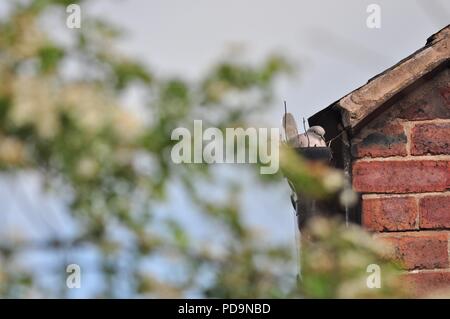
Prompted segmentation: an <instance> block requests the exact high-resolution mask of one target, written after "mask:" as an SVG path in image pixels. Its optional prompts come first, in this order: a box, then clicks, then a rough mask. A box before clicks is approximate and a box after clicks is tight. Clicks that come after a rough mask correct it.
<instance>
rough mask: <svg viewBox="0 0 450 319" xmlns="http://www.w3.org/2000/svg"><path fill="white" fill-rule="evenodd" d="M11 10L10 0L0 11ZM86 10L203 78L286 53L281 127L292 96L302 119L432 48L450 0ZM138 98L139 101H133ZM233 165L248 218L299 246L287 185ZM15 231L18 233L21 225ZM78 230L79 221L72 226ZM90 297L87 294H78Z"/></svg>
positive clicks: (153, 56) (177, 195) (195, 221)
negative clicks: (218, 68)
mask: <svg viewBox="0 0 450 319" xmlns="http://www.w3.org/2000/svg"><path fill="white" fill-rule="evenodd" d="M372 3H374V4H378V5H379V6H380V8H381V28H379V29H369V28H368V27H367V25H366V19H367V17H368V15H369V13H367V12H366V9H367V6H368V5H369V4H372ZM1 8H2V6H1V4H0V16H1ZM82 10H87V11H89V12H91V13H94V14H97V15H99V16H102V17H104V18H107V19H108V20H110V21H112V22H114V23H115V24H117V25H119V26H121V27H123V28H124V29H125V30H126V33H125V34H126V36H125V37H124V38H123V39H122V40H121V42H120V48H121V50H123V51H124V52H126V53H128V54H129V55H131V56H134V57H137V58H139V59H140V60H142V61H143V62H145V63H146V64H148V65H149V66H151V68H152V70H154V71H155V72H157V73H160V74H164V75H177V76H182V77H185V78H192V79H195V78H198V77H200V76H201V75H202V74H204V73H205V72H206V71H207V70H208V68H209V67H210V66H211V65H213V64H214V62H216V61H218V60H219V59H220V58H221V57H223V56H224V55H226V54H230V52H239V54H241V55H242V57H243V58H244V59H245V60H248V61H250V62H253V61H258V60H262V59H263V58H264V57H266V56H268V55H269V54H271V53H281V54H284V55H285V56H287V57H288V58H289V59H290V60H291V61H293V62H294V63H295V65H297V67H298V73H297V75H296V76H295V77H293V78H288V79H282V80H280V81H278V82H277V84H276V93H277V95H276V96H277V99H276V100H275V101H274V103H273V105H272V107H271V108H270V109H269V110H268V111H267V113H266V114H264V115H263V117H262V120H263V121H264V124H265V125H267V126H271V127H280V124H281V116H282V112H283V108H282V101H283V100H286V101H287V103H288V108H289V111H290V112H292V113H293V114H294V115H295V116H296V118H297V121H299V120H300V119H301V118H302V117H305V118H307V117H309V116H311V115H313V114H314V113H315V112H318V111H320V110H321V109H323V108H325V107H326V106H328V105H329V104H331V103H332V102H334V101H336V100H338V99H339V98H340V97H342V96H344V95H345V94H347V93H349V92H350V91H352V90H354V89H356V88H358V87H359V86H361V85H363V84H364V83H366V82H367V81H368V80H369V79H370V78H372V77H373V76H375V75H376V74H378V73H380V72H382V71H383V70H385V69H386V68H389V67H390V66H392V65H394V64H395V63H397V62H398V61H399V60H401V59H403V58H404V57H406V56H408V55H409V54H411V53H412V52H414V51H416V50H417V49H419V48H420V47H422V46H423V45H424V44H425V42H426V39H427V38H428V37H429V36H430V35H432V34H433V33H435V32H437V31H438V30H440V29H441V28H443V27H444V26H446V25H447V24H448V23H449V22H450V1H446V0H395V1H394V0H377V1H375V0H370V1H366V0H346V1H335V0H315V1H304V0H296V1H294V0H245V1H243V0H226V1H224V0H222V1H219V0H191V1H186V0H98V1H92V4H88V5H86V6H83V7H82ZM130 103H131V104H132V103H138V101H137V100H132V99H131V100H130ZM224 170H225V172H224V174H228V175H233V174H244V175H239V176H241V177H242V178H241V181H242V184H243V186H244V189H245V191H244V198H245V201H244V207H245V209H244V211H245V212H246V219H247V220H248V222H249V223H251V224H253V225H255V226H257V227H259V228H260V229H261V230H262V231H263V232H264V234H265V235H266V236H267V238H268V239H273V240H276V241H280V242H285V243H289V244H291V245H292V246H293V249H294V227H295V226H294V219H293V212H292V208H291V204H290V200H289V188H288V187H287V184H286V185H281V186H280V185H276V186H274V185H259V184H258V185H257V184H256V183H255V180H254V177H252V176H251V174H247V173H245V172H242V171H241V169H240V168H234V167H230V168H229V167H227V168H224ZM22 178H23V179H26V180H25V181H22V182H20V178H19V181H15V182H14V183H15V184H17V185H20V183H23V184H26V186H23V187H25V191H26V192H28V193H29V198H30V199H31V203H30V204H31V205H32V206H33V205H34V206H38V207H43V205H50V206H55V207H54V208H53V210H58V208H59V209H61V208H60V207H58V200H57V199H54V198H49V197H48V196H44V195H42V194H41V193H40V190H39V188H38V186H37V185H38V184H39V183H38V182H37V181H35V179H36V178H37V177H22ZM30 178H31V181H32V182H31V183H30ZM33 181H34V182H33ZM10 185H11V183H10V181H3V182H2V183H0V189H1V190H2V191H1V193H2V194H9V193H8V188H9V187H10ZM255 185H256V186H255ZM17 187H19V186H17ZM20 187H22V186H20ZM11 192H14V190H11ZM171 192H172V197H171V199H172V202H171V204H170V205H168V206H165V207H161V212H164V211H172V212H175V213H178V214H179V215H180V218H181V219H183V218H184V219H185V221H186V223H190V224H191V225H192V227H198V228H201V226H199V225H201V221H200V220H199V218H200V217H199V216H193V215H187V214H182V212H184V211H185V207H186V206H185V205H186V203H187V202H188V199H187V198H185V197H184V196H185V195H184V194H182V193H181V192H180V190H179V188H178V187H177V186H176V185H174V186H173V187H172V189H171ZM15 205H16V203H9V202H8V201H6V202H3V203H2V207H3V208H5V207H7V208H8V209H9V210H10V211H11V214H13V213H14V212H15V211H20V210H23V211H25V210H27V209H26V208H23V207H15ZM16 206H17V205H16ZM50 210H52V209H50ZM23 218H30V216H28V217H27V216H22V217H20V216H19V217H17V216H16V217H15V219H16V222H17V221H19V222H20V220H21V219H23ZM55 218H56V219H58V218H62V219H61V220H58V221H57V223H60V224H61V225H62V224H64V225H67V224H68V222H67V221H66V220H64V219H63V217H55ZM8 220H9V219H8ZM40 222H41V223H45V220H44V221H42V220H41V221H40ZM8 223H9V222H8ZM8 223H3V224H2V225H1V226H2V227H7V226H5V225H9V224H8ZM69 224H70V223H69ZM10 230H11V232H14V227H10ZM71 231H73V230H72V229H70V227H68V229H67V230H66V232H67V233H70V232H71ZM201 231H202V230H201V229H199V232H201ZM36 236H37V235H36ZM34 258H35V259H46V258H48V257H47V256H43V255H42V254H41V255H37V256H35V257H34ZM80 258H81V257H80ZM82 258H83V260H84V261H86V259H89V258H90V257H89V256H84V257H82ZM293 273H295V269H293ZM90 283H91V284H90V288H89V287H88V288H87V289H88V290H89V289H94V288H93V287H94V286H95V285H96V284H97V281H96V278H95V276H94V277H92V278H91V280H90ZM94 290H95V289H94ZM85 293H87V290H86V291H84V292H79V293H76V294H75V295H74V296H84V294H85Z"/></svg>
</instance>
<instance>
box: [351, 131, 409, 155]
mask: <svg viewBox="0 0 450 319" xmlns="http://www.w3.org/2000/svg"><path fill="white" fill-rule="evenodd" d="M406 141H407V138H406V134H405V131H404V129H403V126H402V125H401V124H400V123H391V124H388V125H385V126H383V127H381V128H377V129H368V128H366V129H363V130H362V132H361V133H360V134H359V135H358V137H356V138H355V139H353V141H352V155H353V156H354V157H356V158H361V157H388V156H406V155H407V152H406Z"/></svg>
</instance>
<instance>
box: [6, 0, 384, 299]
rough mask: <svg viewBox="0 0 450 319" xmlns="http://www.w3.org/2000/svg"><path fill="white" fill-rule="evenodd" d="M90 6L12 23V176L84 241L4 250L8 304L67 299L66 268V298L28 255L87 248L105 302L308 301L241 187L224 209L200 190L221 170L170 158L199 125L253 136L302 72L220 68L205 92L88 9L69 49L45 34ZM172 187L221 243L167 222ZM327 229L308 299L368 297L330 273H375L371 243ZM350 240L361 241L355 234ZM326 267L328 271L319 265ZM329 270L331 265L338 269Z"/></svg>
mask: <svg viewBox="0 0 450 319" xmlns="http://www.w3.org/2000/svg"><path fill="white" fill-rule="evenodd" d="M86 2H89V1H74V0H70V1H65V0H30V1H20V2H16V4H14V5H13V7H12V10H11V12H10V13H9V14H8V15H6V16H5V17H4V18H2V20H1V21H0V168H1V169H2V172H3V174H4V176H5V174H6V175H8V174H9V175H13V176H14V174H18V173H20V172H39V174H40V175H41V176H42V178H43V180H44V185H43V187H45V189H46V190H47V191H48V192H52V193H54V194H57V195H58V196H60V197H61V198H62V199H64V200H65V203H66V204H67V207H68V208H69V210H70V213H71V217H72V218H73V220H74V221H75V222H76V224H77V226H78V229H79V230H80V231H79V233H78V234H77V236H75V237H73V238H70V239H67V240H66V239H65V240H61V239H58V238H56V239H52V238H51V239H49V240H48V241H45V242H27V241H26V240H18V239H15V240H7V239H2V241H1V242H0V252H1V254H0V296H2V297H27V296H34V297H36V296H38V297H39V296H41V297H42V296H44V297H49V296H59V297H61V296H65V295H64V294H66V293H67V289H65V276H66V273H65V268H64V267H61V268H60V269H58V270H56V271H57V273H60V275H61V278H62V279H61V287H62V289H61V290H58V289H56V288H55V289H48V290H44V287H41V286H39V282H38V281H37V280H36V276H39V275H41V274H42V272H45V271H47V272H50V273H54V271H55V270H54V269H48V270H43V269H40V270H39V271H36V272H33V269H26V268H23V267H16V264H17V260H16V256H17V255H19V254H20V252H22V251H23V250H24V249H29V248H30V247H31V248H33V247H34V248H37V249H51V250H64V251H70V250H71V249H76V248H79V247H86V246H87V247H94V248H95V250H96V251H97V252H98V254H99V255H100V256H101V260H100V263H101V265H100V270H101V271H100V275H99V276H100V277H101V278H100V281H101V282H102V284H101V285H100V287H102V290H101V292H99V294H98V295H96V296H97V297H117V296H123V295H121V294H120V291H122V290H125V291H127V292H128V293H127V294H126V295H127V296H149V297H180V296H186V295H187V294H189V293H192V292H193V293H194V294H195V295H200V296H207V297H246V298H251V297H283V296H289V295H291V296H299V293H300V292H299V291H298V289H297V288H296V282H295V279H294V273H293V269H292V267H291V266H290V265H291V264H290V263H289V261H290V260H292V257H291V255H292V254H291V249H290V248H289V247H279V246H276V245H268V244H267V243H265V242H264V241H262V240H261V236H260V235H258V234H256V233H255V231H254V230H252V229H250V228H249V227H248V226H247V225H246V223H245V222H244V216H243V214H242V211H241V205H240V203H241V200H240V198H239V195H240V194H241V190H240V189H239V187H237V186H236V185H235V184H233V183H225V185H223V183H221V187H220V191H221V193H222V195H224V196H223V198H222V200H213V199H210V198H208V197H207V196H204V193H203V192H202V189H201V188H200V185H203V186H205V185H206V187H209V188H211V186H214V185H218V180H217V176H216V174H214V171H213V166H208V165H176V164H174V163H173V162H172V161H171V158H170V150H171V147H172V146H173V144H174V142H173V141H171V139H170V136H171V132H172V130H173V129H174V128H176V127H180V126H183V127H190V126H191V125H192V121H193V119H202V120H204V122H206V123H207V124H208V125H211V126H214V127H219V128H225V127H235V126H244V125H245V124H246V123H247V119H248V117H249V116H250V115H252V114H254V113H255V112H261V110H263V109H264V108H265V107H267V106H268V105H270V101H271V98H272V85H273V82H274V80H275V79H276V78H277V76H279V75H281V74H286V73H289V72H291V71H292V67H291V66H290V64H289V63H288V62H287V61H286V60H285V59H283V58H282V57H279V56H272V57H269V58H267V60H266V61H263V62H261V63H260V64H258V65H249V64H243V63H239V62H234V61H222V62H219V63H217V64H216V65H215V66H213V67H211V69H210V71H209V72H208V73H207V74H205V75H204V77H203V78H201V79H200V80H198V81H186V80H184V79H182V78H179V77H161V76H157V75H156V74H154V73H152V72H151V70H150V69H149V68H148V66H147V65H145V64H142V63H140V62H139V61H136V60H134V59H130V58H128V57H126V56H124V55H123V54H121V53H120V51H119V50H117V48H116V47H115V44H116V43H117V37H118V36H120V35H121V32H120V30H117V29H116V28H115V27H114V26H112V25H110V24H109V23H108V22H105V21H103V20H101V19H98V18H95V17H90V16H89V15H88V14H87V12H85V11H83V13H82V14H83V15H82V28H81V29H77V30H69V29H65V27H61V30H63V32H65V35H66V40H68V41H58V40H57V38H58V37H55V36H52V33H51V32H50V31H51V30H47V29H46V28H45V27H44V26H43V20H45V19H46V18H48V16H49V14H50V13H51V15H52V17H53V18H54V19H57V20H58V21H59V22H60V23H61V25H64V23H65V21H64V20H65V6H66V5H68V4H69V3H81V4H84V3H86ZM133 88H139V89H141V90H142V91H143V92H144V94H143V96H144V97H143V99H144V102H143V105H144V107H143V109H142V110H140V111H139V113H138V114H137V113H136V112H132V111H131V110H130V109H128V108H126V107H124V106H123V105H122V104H123V101H124V97H125V96H126V95H127V93H129V92H130V90H132V89H133ZM236 101H237V102H236ZM283 154H284V155H283V159H282V166H283V169H284V170H285V171H287V172H289V174H288V176H289V177H290V178H291V179H292V180H293V181H294V182H295V184H296V187H299V190H302V191H304V192H307V193H310V194H312V195H313V196H325V195H326V194H328V193H330V192H335V191H337V190H338V189H340V188H342V185H343V180H342V176H341V174H340V173H338V172H336V171H334V170H328V169H327V168H325V167H323V166H309V165H308V164H306V163H305V162H303V160H301V159H300V158H298V157H297V156H296V155H292V154H291V153H289V152H285V153H283ZM280 176H281V174H279V175H277V176H275V178H278V179H279V177H280ZM173 184H176V185H178V186H179V187H182V189H183V190H184V192H186V193H187V194H188V198H189V199H190V201H191V203H190V204H191V205H192V207H193V208H190V209H196V210H197V211H198V212H200V213H201V214H202V216H203V219H204V222H205V225H212V226H211V227H215V228H214V229H217V230H216V231H215V233H216V234H217V237H218V238H217V239H218V240H215V239H216V238H212V239H211V240H198V239H195V238H193V237H192V234H191V232H190V231H189V229H188V227H187V226H186V225H185V224H182V223H180V222H179V221H178V220H177V219H176V218H174V216H170V215H169V214H167V216H164V217H162V218H160V217H158V218H157V217H156V213H155V212H156V210H157V208H158V207H160V206H161V204H163V203H166V202H168V201H170V200H171V197H170V193H169V191H168V188H169V186H170V185H173ZM203 189H204V188H203ZM277 213H278V212H277ZM186 214H188V212H186ZM322 227H323V226H322ZM327 227H328V228H330V229H328V228H327ZM325 228H326V229H327V230H326V231H325V234H323V232H321V231H319V232H314V231H313V233H312V235H311V236H313V237H320V238H322V239H323V240H322V242H324V245H323V246H321V245H319V246H317V244H316V243H314V244H312V243H311V245H313V246H311V247H309V246H305V253H304V256H305V262H306V265H305V266H304V277H303V278H304V285H303V290H302V291H301V294H303V295H305V296H311V297H334V296H338V297H343V296H348V293H350V294H352V296H362V295H361V294H359V291H356V292H355V293H354V294H353V292H354V290H352V289H353V288H351V287H350V288H349V289H350V290H349V292H345V291H344V290H345V289H344V288H343V286H342V285H343V284H346V283H347V281H343V280H344V279H343V278H344V277H345V278H347V277H348V276H353V277H352V278H359V277H357V276H360V275H362V273H361V272H359V271H355V272H353V268H352V267H353V265H350V266H351V267H350V268H348V269H350V270H349V271H347V270H344V269H342V267H344V266H342V265H341V266H339V267H341V268H339V269H341V270H340V271H339V272H338V273H336V274H333V273H332V272H330V269H331V268H330V267H335V266H336V267H337V265H338V264H339V263H341V262H350V263H351V262H352V260H353V255H352V254H358V255H357V256H356V255H355V258H356V259H355V261H354V262H356V261H358V260H360V259H362V262H363V263H364V264H365V263H367V262H369V260H370V262H371V260H372V259H371V258H372V257H374V256H375V253H374V252H373V250H372V249H371V246H370V245H369V244H368V246H360V242H359V241H358V240H357V239H356V240H355V238H353V237H352V238H353V239H352V238H350V239H345V238H344V237H342V236H346V235H345V234H346V232H345V231H344V229H343V228H342V226H337V225H334V224H332V225H331V226H326V227H325ZM117 233H120V234H121V235H117ZM321 236H322V237H321ZM328 236H329V237H330V238H328ZM350 236H360V234H359V233H357V232H355V231H353V230H352V232H351V233H350ZM361 236H366V235H362V234H361ZM364 238H366V237H364ZM219 239H220V240H219ZM329 239H330V240H329ZM364 242H365V241H364ZM341 246H342V247H341ZM369 246H370V247H369ZM341 253H342V254H348V256H347V255H346V257H345V258H342V256H341V255H340V254H341ZM314 258H316V259H317V258H318V259H319V263H317V262H316V261H314V263H310V260H311V259H314ZM321 258H322V259H323V258H325V259H327V258H332V259H331V260H330V261H327V262H326V263H328V264H327V265H325V268H326V269H324V268H323V267H322V268H321V263H320V262H321ZM158 259H164V260H166V261H167V260H168V261H169V264H170V265H173V271H171V273H172V274H173V276H170V278H166V277H164V276H160V275H158V274H156V273H154V272H153V273H152V272H151V271H149V270H147V267H146V265H148V263H149V262H150V263H151V262H153V261H154V260H158ZM124 263H125V264H126V265H125V266H123V264H124ZM170 267H172V266H170ZM180 267H181V269H182V270H181V271H180V269H179V268H180ZM317 267H319V268H317ZM166 270H167V269H166ZM170 270H171V269H170ZM349 272H351V274H350V273H349ZM310 273H311V276H309V274H310ZM206 277H207V278H208V279H207V280H205V278H206ZM329 283H331V285H329ZM124 285H125V288H124ZM47 288H48V287H47ZM61 291H62V295H61ZM383 293H384V290H383ZM386 293H390V290H389V291H386ZM363 295H364V294H363Z"/></svg>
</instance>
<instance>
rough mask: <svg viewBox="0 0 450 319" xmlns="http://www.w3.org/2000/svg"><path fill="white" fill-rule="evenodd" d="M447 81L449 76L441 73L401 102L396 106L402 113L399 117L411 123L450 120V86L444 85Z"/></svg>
mask: <svg viewBox="0 0 450 319" xmlns="http://www.w3.org/2000/svg"><path fill="white" fill-rule="evenodd" d="M447 74H448V73H447ZM447 79H448V75H446V74H445V73H441V74H440V75H438V76H437V77H436V78H435V79H433V80H431V81H430V82H429V83H428V84H426V85H425V86H423V87H422V88H419V89H418V90H416V91H415V92H414V93H413V94H411V95H409V96H407V97H406V98H404V99H403V100H402V101H400V102H399V103H398V104H397V105H395V106H394V108H395V109H398V110H399V111H400V112H399V115H398V117H399V118H402V119H406V120H410V121H417V120H433V119H450V86H448V85H446V84H444V83H445V82H447V83H448V80H447Z"/></svg>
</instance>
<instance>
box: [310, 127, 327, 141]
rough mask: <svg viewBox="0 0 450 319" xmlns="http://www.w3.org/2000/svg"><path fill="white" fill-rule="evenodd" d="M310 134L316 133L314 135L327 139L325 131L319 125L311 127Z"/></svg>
mask: <svg viewBox="0 0 450 319" xmlns="http://www.w3.org/2000/svg"><path fill="white" fill-rule="evenodd" d="M308 132H311V133H314V134H316V135H318V136H320V137H321V138H322V139H325V130H324V129H323V127H322V126H318V125H316V126H311V127H310V128H309V129H308Z"/></svg>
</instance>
